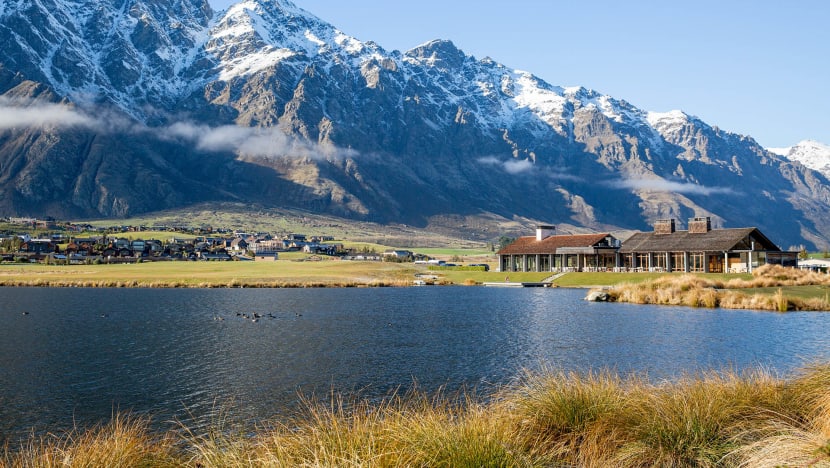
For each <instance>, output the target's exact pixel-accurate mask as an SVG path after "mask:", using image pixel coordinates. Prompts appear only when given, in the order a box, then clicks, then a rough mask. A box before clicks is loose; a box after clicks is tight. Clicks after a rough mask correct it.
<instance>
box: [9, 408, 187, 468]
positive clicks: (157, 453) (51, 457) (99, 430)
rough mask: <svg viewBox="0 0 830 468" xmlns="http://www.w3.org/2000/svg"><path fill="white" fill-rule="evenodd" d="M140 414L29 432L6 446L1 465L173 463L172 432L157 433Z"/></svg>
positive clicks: (33, 467)
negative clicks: (58, 430) (15, 445)
mask: <svg viewBox="0 0 830 468" xmlns="http://www.w3.org/2000/svg"><path fill="white" fill-rule="evenodd" d="M148 427H149V421H148V420H147V419H142V418H134V417H130V416H123V415H116V416H115V417H114V418H113V420H112V421H111V422H110V423H109V424H106V425H102V426H98V427H94V428H91V429H88V430H83V429H75V430H72V431H69V432H67V433H65V434H62V435H47V436H43V437H39V438H38V437H35V436H32V437H31V438H30V439H29V440H28V441H27V442H26V443H25V444H24V445H22V446H21V447H19V449H17V450H12V449H10V448H9V447H6V449H5V450H4V454H3V456H2V457H0V466H3V467H8V468H58V467H142V466H143V467H175V466H179V461H180V460H179V459H178V458H177V457H176V456H175V454H174V451H175V450H174V443H175V439H174V438H173V437H172V435H169V434H167V435H163V436H156V435H154V434H152V433H151V432H150V431H149V429H148Z"/></svg>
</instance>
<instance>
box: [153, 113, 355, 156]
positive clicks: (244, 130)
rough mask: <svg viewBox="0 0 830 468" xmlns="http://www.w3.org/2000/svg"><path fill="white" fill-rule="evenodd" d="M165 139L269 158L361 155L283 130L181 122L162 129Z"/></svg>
mask: <svg viewBox="0 0 830 468" xmlns="http://www.w3.org/2000/svg"><path fill="white" fill-rule="evenodd" d="M159 134H160V135H161V136H162V137H163V138H167V139H178V140H186V141H188V142H192V143H194V144H195V145H196V147H197V148H198V149H200V150H202V151H214V152H221V151H228V152H234V153H237V154H239V155H244V156H253V157H265V158H281V157H288V158H304V157H307V158H311V159H325V158H340V157H355V156H357V151H354V150H346V149H342V148H337V147H335V146H332V145H319V144H317V143H314V142H310V141H307V140H303V139H300V138H296V137H293V136H290V135H287V134H286V133H285V132H284V131H282V129H281V128H279V127H268V128H254V127H238V126H235V125H223V126H219V127H210V126H207V125H200V124H192V123H187V122H178V123H175V124H173V125H171V126H169V127H165V128H162V129H161V130H160V132H159Z"/></svg>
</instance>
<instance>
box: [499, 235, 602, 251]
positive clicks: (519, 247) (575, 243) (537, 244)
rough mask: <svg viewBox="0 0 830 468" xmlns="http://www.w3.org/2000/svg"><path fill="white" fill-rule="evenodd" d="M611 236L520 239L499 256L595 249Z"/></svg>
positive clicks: (533, 237) (529, 237) (531, 237)
mask: <svg viewBox="0 0 830 468" xmlns="http://www.w3.org/2000/svg"><path fill="white" fill-rule="evenodd" d="M609 236H611V234H608V233H604V234H579V235H568V236H550V237H547V238H545V239H542V240H540V241H538V240H536V236H526V237H520V238H518V239H516V241H515V242H513V243H512V244H510V245H508V246H506V247H504V248H503V249H501V250H499V251H498V255H524V254H545V255H547V254H555V253H556V249H559V248H564V247H594V246H595V245H597V244H599V243H600V242H603V241H605V239H606V238H607V237H609Z"/></svg>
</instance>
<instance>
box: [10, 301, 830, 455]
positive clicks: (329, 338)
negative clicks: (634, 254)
mask: <svg viewBox="0 0 830 468" xmlns="http://www.w3.org/2000/svg"><path fill="white" fill-rule="evenodd" d="M584 294H585V291H582V290H565V289H507V288H506V289H499V288H480V287H476V288H473V287H426V288H400V289H399V288H389V289H385V288H384V289H283V290H262V289H231V290H215V289H214V290H174V289H162V290H151V289H150V290H148V289H28V288H13V289H7V288H0V442H2V439H7V438H11V439H13V438H17V437H20V436H21V435H23V434H26V433H28V431H30V430H31V429H32V428H35V430H37V431H42V430H47V429H48V430H56V429H61V428H66V427H71V426H72V425H73V424H74V423H77V424H79V425H82V426H83V425H88V424H90V423H93V422H98V421H101V420H105V419H107V418H109V417H110V415H111V414H112V413H113V411H132V412H135V413H142V414H144V413H146V414H150V415H152V416H153V420H154V421H155V422H156V424H158V425H159V426H160V427H162V428H169V427H172V423H170V421H174V420H179V421H184V422H186V423H187V424H188V425H189V426H190V427H199V426H200V425H201V424H206V423H210V422H211V420H215V419H216V418H217V413H218V412H219V411H220V408H222V411H223V412H224V414H225V416H226V417H227V418H230V419H231V420H232V421H233V422H239V423H253V422H256V421H259V420H262V419H268V418H272V417H274V416H278V415H280V414H286V413H290V412H292V410H293V409H295V408H296V407H297V405H298V399H299V396H300V395H311V394H316V395H321V396H325V395H326V394H327V393H328V392H330V391H331V390H332V389H334V390H335V391H337V392H340V393H346V394H355V393H359V394H360V395H363V396H364V397H369V398H373V397H380V396H384V395H387V394H388V393H389V392H391V391H393V390H394V389H396V388H408V387H410V386H411V385H412V384H413V382H417V383H418V386H419V387H420V388H421V389H423V390H427V391H434V390H436V389H438V388H440V387H442V386H443V387H445V388H447V389H449V390H454V389H458V388H462V387H465V386H466V387H467V388H470V387H475V388H477V389H479V390H480V393H485V394H486V393H487V391H488V390H492V389H493V388H495V387H497V386H499V385H504V384H506V383H509V382H510V381H511V379H514V378H515V377H516V376H518V375H519V374H520V372H521V370H522V369H525V368H529V369H538V368H539V367H541V366H555V367H561V368H565V369H569V370H570V369H574V370H587V369H600V368H612V369H616V370H618V371H620V372H630V371H637V372H648V373H649V375H650V376H651V377H652V378H665V377H669V378H670V377H672V376H676V375H678V374H679V373H683V372H688V371H695V370H701V369H712V368H714V369H723V368H727V367H730V368H735V369H743V368H746V367H757V366H764V367H767V368H770V369H773V370H775V371H777V372H779V373H782V374H786V373H787V372H789V371H791V370H793V369H794V368H797V367H799V366H801V365H802V364H804V363H805V362H806V361H809V360H817V359H819V360H822V359H824V360H826V359H828V358H830V339H828V335H827V330H828V329H830V314H827V313H790V314H775V313H769V312H746V311H723V310H696V309H686V308H673V307H655V306H635V305H622V304H594V303H586V302H584V301H582V298H583V297H584ZM24 312H28V314H26V315H24ZM237 313H239V314H249V315H250V314H253V313H259V314H261V315H263V317H262V318H261V319H260V320H259V321H258V322H256V323H254V322H252V321H251V320H246V319H244V318H241V317H238V316H237V315H236V314H237ZM268 314H271V315H273V317H274V318H271V317H269V316H268ZM216 317H223V318H224V320H216V319H215V318H216Z"/></svg>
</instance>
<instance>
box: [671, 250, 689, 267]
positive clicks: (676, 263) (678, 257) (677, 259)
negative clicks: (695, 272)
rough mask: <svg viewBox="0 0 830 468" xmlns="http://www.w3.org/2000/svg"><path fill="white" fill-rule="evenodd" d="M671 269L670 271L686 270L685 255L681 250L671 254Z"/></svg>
mask: <svg viewBox="0 0 830 468" xmlns="http://www.w3.org/2000/svg"><path fill="white" fill-rule="evenodd" d="M671 269H672V271H686V255H685V254H683V252H674V253H672V254H671Z"/></svg>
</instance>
